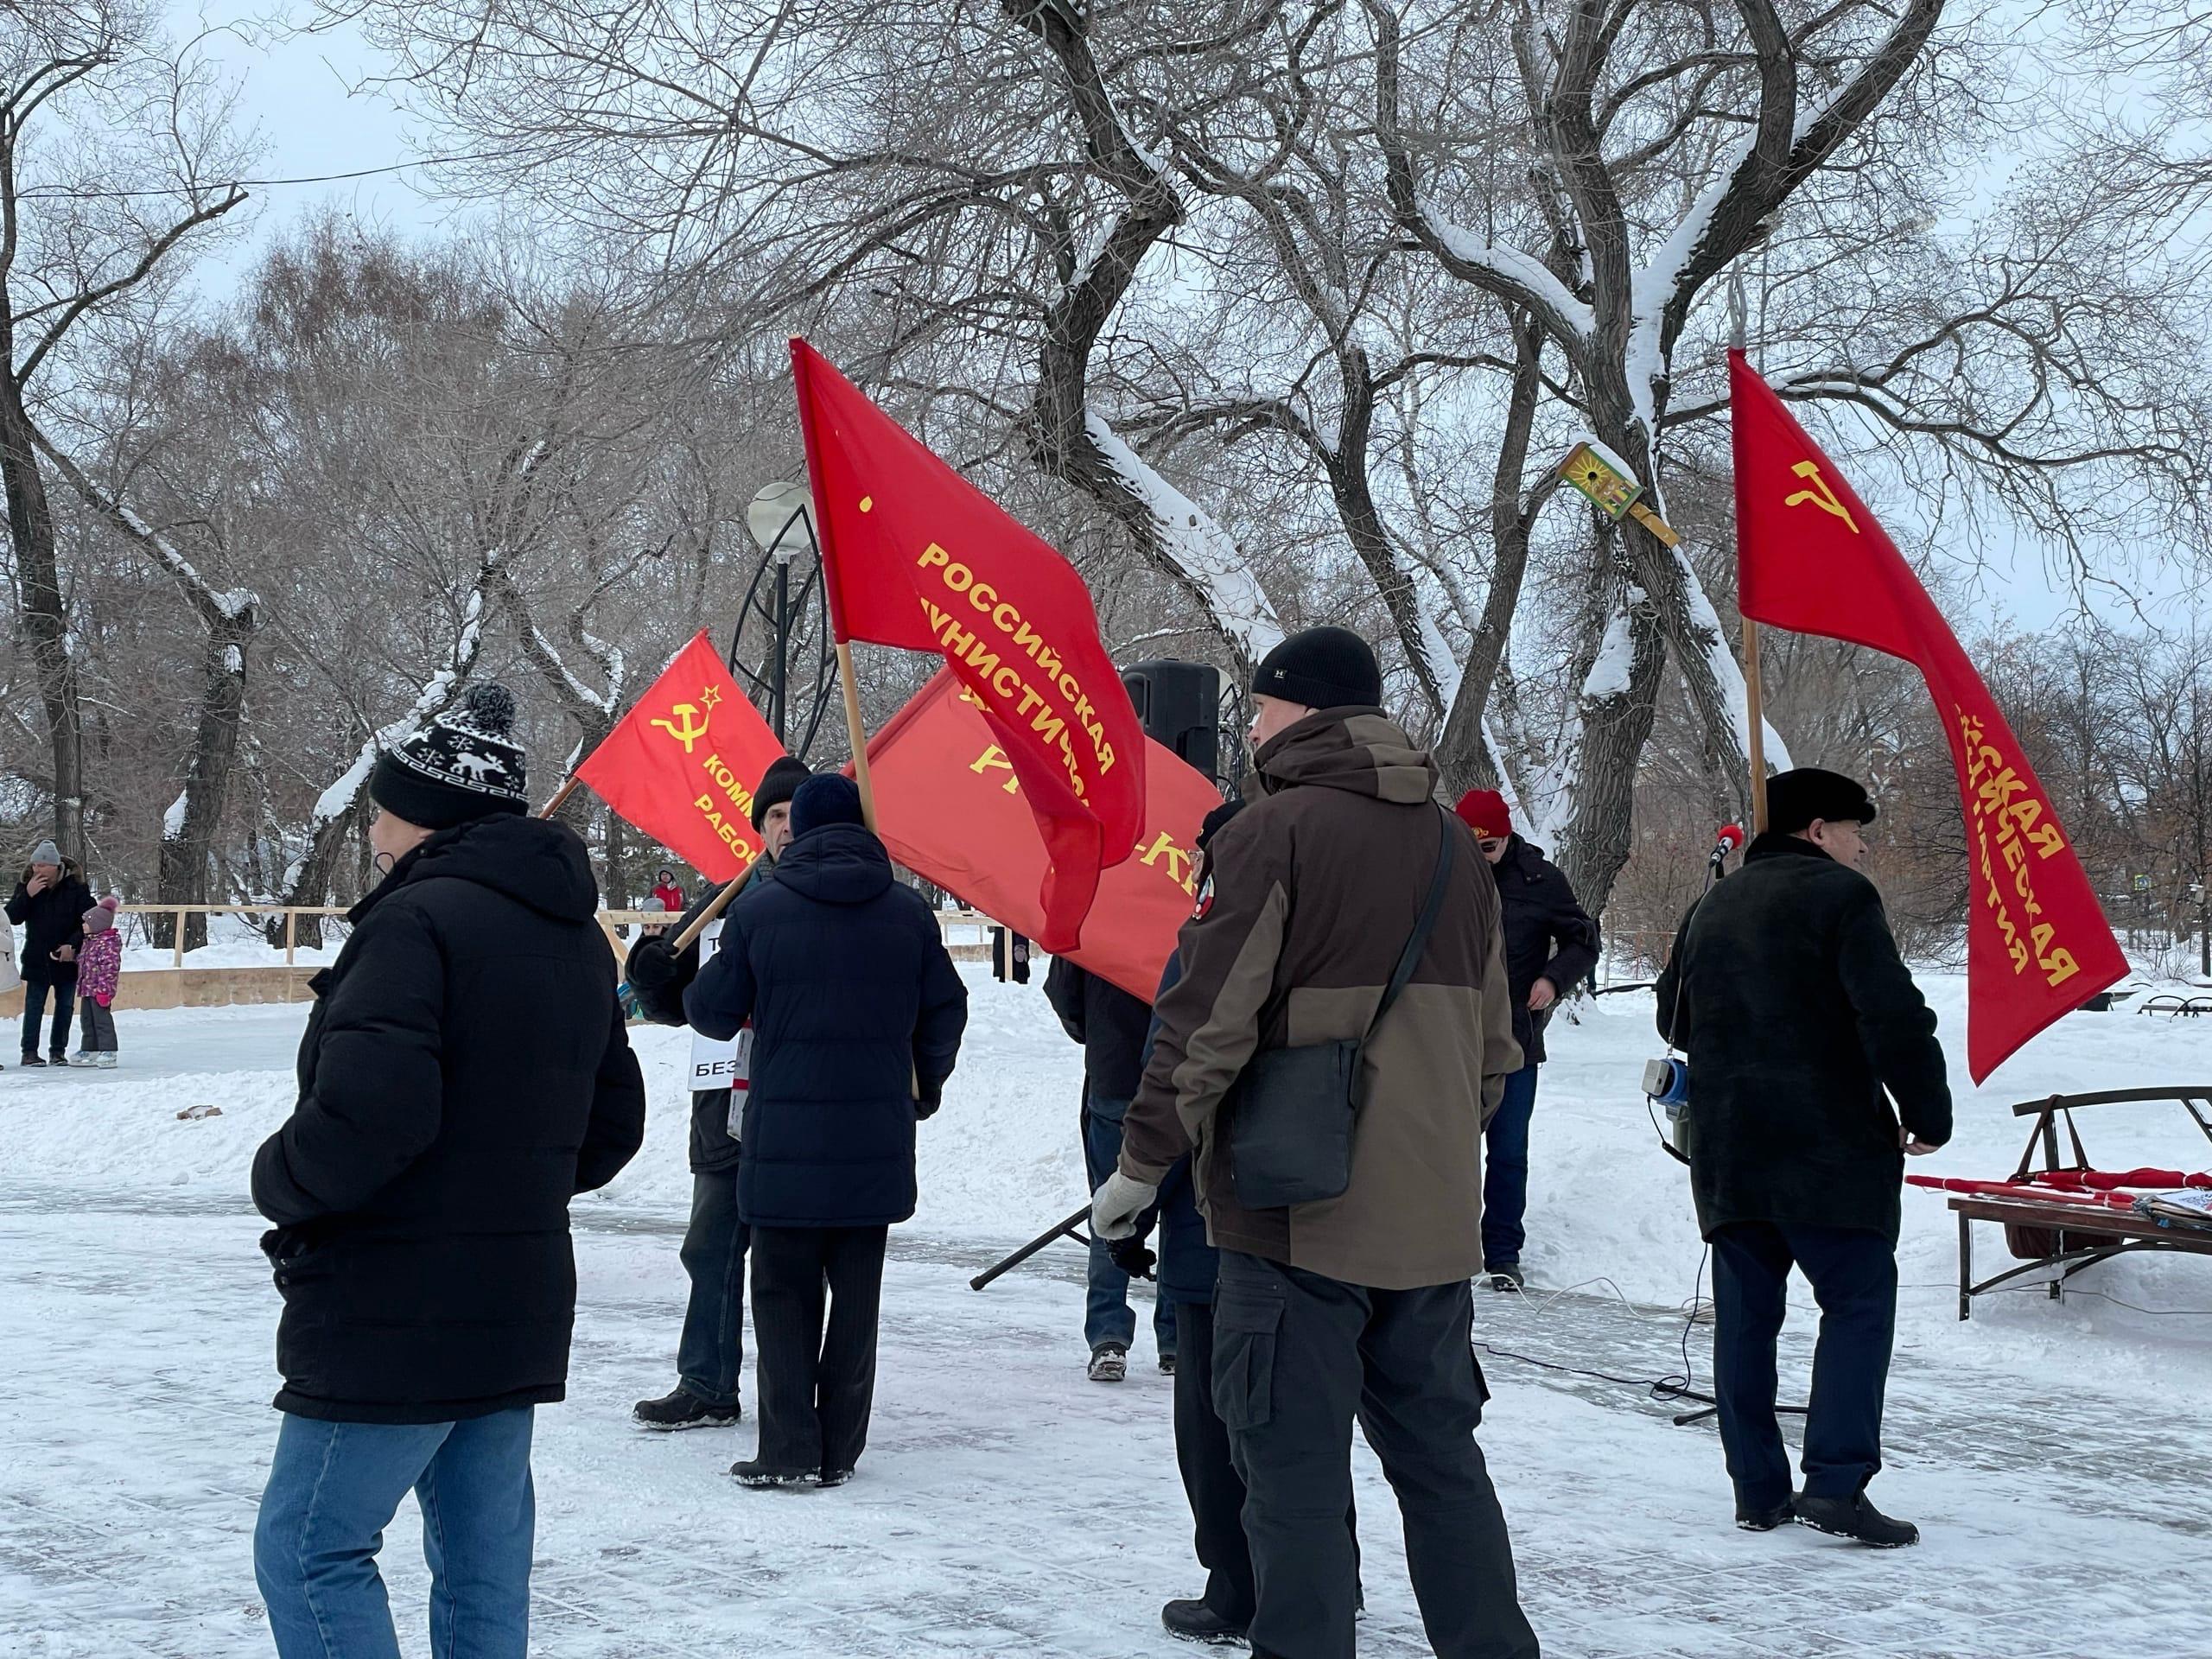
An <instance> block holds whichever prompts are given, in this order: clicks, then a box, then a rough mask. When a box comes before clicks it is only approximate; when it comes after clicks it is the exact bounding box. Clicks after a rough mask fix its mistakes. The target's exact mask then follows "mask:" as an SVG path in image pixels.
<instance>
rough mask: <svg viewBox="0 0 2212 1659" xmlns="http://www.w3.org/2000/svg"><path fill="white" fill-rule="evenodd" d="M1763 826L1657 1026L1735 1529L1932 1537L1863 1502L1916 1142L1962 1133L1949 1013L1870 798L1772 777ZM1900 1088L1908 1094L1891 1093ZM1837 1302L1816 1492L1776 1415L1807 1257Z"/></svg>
mask: <svg viewBox="0 0 2212 1659" xmlns="http://www.w3.org/2000/svg"><path fill="white" fill-rule="evenodd" d="M1767 808H1768V829H1767V831H1766V833H1765V834H1764V835H1762V836H1759V837H1758V839H1756V840H1755V841H1753V842H1751V845H1750V846H1749V847H1748V848H1746V849H1745V852H1744V868H1743V869H1742V870H1741V871H1739V872H1738V874H1736V875H1734V876H1732V877H1731V878H1730V879H1729V880H1726V881H1724V882H1722V883H1721V884H1720V885H1719V887H1715V888H1714V889H1713V891H1712V892H1711V893H1707V895H1706V896H1705V897H1704V898H1703V899H1700V900H1699V901H1698V904H1697V905H1696V906H1695V907H1694V909H1693V910H1692V911H1691V912H1690V913H1689V915H1688V917H1687V918H1685V919H1684V920H1683V923H1682V927H1681V932H1680V933H1678V934H1677V935H1676V936H1675V949H1674V952H1673V954H1672V955H1671V956H1670V957H1669V958H1668V962H1667V969H1666V972H1665V973H1663V974H1662V975H1661V976H1660V978H1659V984H1658V988H1657V990H1658V1010H1659V1034H1660V1035H1661V1036H1662V1037H1663V1038H1665V1039H1667V1041H1669V1043H1673V1044H1675V1045H1676V1046H1680V1047H1681V1049H1682V1050H1683V1052H1685V1053H1687V1054H1688V1057H1689V1068H1690V1093H1689V1106H1688V1116H1689V1140H1690V1192H1691V1194H1692V1196H1693V1197H1694V1198H1695V1199H1696V1200H1697V1217H1698V1224H1699V1226H1700V1228H1701V1229H1702V1230H1703V1231H1704V1233H1705V1236H1706V1237H1707V1240H1708V1241H1710V1242H1711V1243H1712V1246H1713V1316H1714V1322H1713V1393H1714V1394H1715V1395H1717V1396H1718V1398H1719V1416H1720V1444H1721V1446H1722V1447H1723V1448H1724V1449H1725V1450H1726V1452H1727V1454H1728V1473H1729V1475H1730V1477H1731V1478H1732V1479H1733V1480H1734V1482H1735V1484H1736V1524H1737V1525H1738V1526H1740V1527H1742V1528H1744V1529H1746V1530H1748V1531H1753V1532H1764V1531H1767V1530H1769V1529H1772V1528H1774V1527H1777V1526H1780V1525H1781V1524H1782V1523H1783V1522H1786V1521H1789V1520H1790V1519H1792V1518H1793V1517H1794V1518H1795V1519H1796V1520H1798V1521H1801V1522H1804V1523H1805V1524H1806V1525H1808V1526H1810V1527H1815V1528H1817V1529H1820V1530H1821V1531H1823V1532H1833V1533H1837V1534H1840V1535H1844V1536H1847V1537H1852V1538H1856V1539H1859V1541H1862V1542H1865V1543H1869V1544H1874V1545H1880V1546H1887V1547H1895V1546H1897V1545H1900V1544H1910V1543H1913V1542H1916V1541H1917V1540H1918V1538H1919V1536H1920V1535H1919V1533H1918V1532H1917V1531H1916V1529H1914V1528H1913V1527H1912V1526H1911V1524H1910V1522H1903V1521H1895V1520H1891V1518H1890V1517H1889V1516H1885V1515H1884V1514H1882V1513H1881V1511H1879V1510H1877V1509H1876V1508H1875V1507H1874V1506H1873V1504H1872V1503H1870V1502H1868V1500H1867V1497H1866V1484H1867V1482H1869V1481H1870V1480H1872V1478H1874V1475H1875V1473H1876V1471H1878V1470H1879V1469H1880V1468H1881V1466H1882V1394H1883V1389H1884V1385H1885V1382H1886V1380H1887V1378H1888V1376H1889V1367H1890V1343H1891V1338H1892V1336H1893V1335H1894V1334H1895V1331H1896V1325H1897V1222H1898V1205H1897V1193H1898V1189H1899V1186H1900V1185H1901V1184H1902V1181H1903V1177H1904V1159H1905V1155H1906V1154H1909V1153H1924V1152H1933V1151H1934V1150H1935V1149H1936V1147H1940V1146H1942V1144H1943V1142H1944V1141H1948V1140H1949V1139H1950V1138H1951V1091H1950V1084H1949V1082H1948V1078H1947V1077H1946V1074H1945V1070H1944V1065H1943V1050H1942V1046H1941V1045H1940V1044H1938V1043H1937V1042H1936V1016H1935V1015H1934V1014H1931V1013H1929V1010H1928V1005H1927V1003H1926V1002H1925V1001H1923V1000H1922V999H1921V995H1920V992H1919V989H1918V988H1917V987H1916V986H1915V985H1914V984H1913V982H1912V976H1911V974H1910V973H1909V972H1908V971H1907V970H1906V969H1905V965H1904V962H1903V961H1902V960H1901V959H1900V958H1899V957H1898V955H1897V942H1896V940H1894V939H1893V938H1891V937H1890V928H1889V922H1888V919H1887V918H1885V916H1884V914H1883V912H1882V899H1881V895H1880V894H1879V893H1877V892H1876V891H1875V890H1874V884H1873V883H1872V881H1869V880H1867V879H1866V877H1865V876H1863V875H1861V874H1859V869H1858V866H1859V864H1860V862H1861V861H1864V859H1865V858H1866V840H1865V838H1864V837H1863V836H1861V834H1860V833H1859V829H1860V826H1861V825H1862V824H1864V823H1867V822H1869V821H1870V820H1872V817H1873V816H1874V804H1873V802H1872V801H1871V800H1869V799H1868V798H1867V797H1866V790H1865V789H1863V788H1862V787H1861V786H1860V785H1859V784H1857V783H1855V782H1854V781H1853V780H1852V779H1848V778H1846V777H1842V776H1840V774H1838V773H1836V772H1822V771H1821V770H1819V769H1818V768H1816V767H1810V766H1808V767H1803V768H1801V769H1800V770H1798V771H1796V772H1783V773H1782V774H1781V775H1780V776H1779V777H1777V778H1774V779H1770V781H1769V782H1768V785H1767ZM1892 1100H1894V1101H1895V1103H1896V1105H1895V1108H1894V1109H1892V1107H1891V1101H1892ZM1793 1264H1794V1265H1795V1266H1796V1267H1797V1268H1800V1269H1801V1270H1802V1272H1803V1273H1804V1274H1805V1277H1806V1279H1807V1281H1808V1282H1809V1283H1810V1284H1811V1285H1812V1287H1813V1298H1814V1300H1815V1301H1817V1302H1818V1303H1819V1304H1820V1306H1821V1339H1820V1346H1819V1349H1818V1350H1817V1351H1816V1352H1815V1355H1814V1357H1813V1396H1812V1412H1811V1414H1810V1415H1809V1416H1808V1418H1807V1419H1806V1420H1805V1455H1804V1471H1805V1487H1804V1491H1802V1493H1801V1494H1799V1495H1798V1496H1797V1497H1795V1498H1794V1499H1793V1498H1792V1497H1791V1494H1790V1491H1789V1455H1788V1453H1787V1452H1786V1451H1785V1450H1784V1448H1783V1443H1782V1433H1781V1431H1780V1430H1779V1429H1778V1428H1777V1427H1776V1426H1775V1418H1774V1396H1775V1338H1776V1337H1777V1335H1778V1334H1779V1333H1780V1332H1781V1329H1782V1319H1783V1308H1784V1303H1783V1291H1784V1289H1785V1287H1787V1286H1788V1283H1789V1269H1790V1268H1791V1266H1792V1265H1793Z"/></svg>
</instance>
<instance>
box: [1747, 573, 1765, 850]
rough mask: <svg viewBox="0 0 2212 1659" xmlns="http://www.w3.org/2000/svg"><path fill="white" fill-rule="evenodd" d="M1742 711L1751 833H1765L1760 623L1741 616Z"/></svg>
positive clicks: (1763, 718)
mask: <svg viewBox="0 0 2212 1659" xmlns="http://www.w3.org/2000/svg"><path fill="white" fill-rule="evenodd" d="M1744 715H1745V720H1746V721H1747V722H1748V724H1749V727H1750V737H1751V753H1750V754H1749V755H1748V756H1747V757H1746V758H1747V759H1748V760H1750V761H1751V833H1752V834H1753V835H1757V836H1763V835H1764V834H1765V833H1766V689H1765V687H1764V686H1763V685H1762V684H1760V683H1759V625H1758V623H1756V622H1754V621H1752V620H1751V618H1750V617H1748V616H1747V617H1745V619H1744Z"/></svg>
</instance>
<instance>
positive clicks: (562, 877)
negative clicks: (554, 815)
mask: <svg viewBox="0 0 2212 1659" xmlns="http://www.w3.org/2000/svg"><path fill="white" fill-rule="evenodd" d="M441 876H443V877H451V878H454V879H457V880H462V881H474V883H476V885H477V886H479V887H489V888H491V889H492V891H493V892H494V893H501V894H503V895H505V897H507V898H509V899H513V900H514V901H515V902H516V903H517V904H519V905H525V906H528V907H529V908H531V910H534V911H537V912H539V913H540V914H542V915H546V916H550V917H552V918H555V919H556V920H557V921H564V922H588V921H589V920H591V918H593V917H594V915H596V914H597V913H598V912H599V883H598V882H597V881H595V880H593V878H592V873H591V859H590V856H589V855H588V854H587V853H586V852H585V851H584V844H583V842H582V839H581V838H579V837H578V836H577V835H576V832H575V830H573V829H569V826H568V825H567V824H565V823H555V822H553V821H551V820H550V819H546V818H532V817H524V816H523V815H522V814H520V813H518V812H503V813H500V814H499V815H498V816H497V817H488V818H475V819H472V820H471V821H470V822H468V823H457V824H455V825H454V827H453V828H452V829H441V830H439V831H438V833H437V834H435V836H431V837H430V838H429V840H428V841H426V842H423V844H422V845H421V846H419V847H417V848H416V849H415V850H414V851H412V852H410V854H408V855H407V856H406V857H404V858H403V859H401V860H400V861H399V862H398V863H397V864H395V865H393V866H392V868H391V874H390V875H388V876H386V877H385V879H384V880H383V881H382V882H381V883H380V884H379V885H378V887H377V888H376V890H375V891H374V892H372V893H370V894H369V896H368V897H367V898H365V899H362V900H361V902H360V903H359V904H358V905H356V906H353V909H352V910H351V911H350V912H347V918H348V919H349V920H352V921H355V922H358V921H359V920H360V919H361V918H362V917H363V916H365V915H366V914H367V913H368V912H369V911H370V910H372V908H374V907H375V906H377V905H378V904H380V903H382V902H383V901H384V900H385V899H388V898H390V897H391V895H392V894H393V893H397V892H398V891H399V890H400V889H401V888H403V887H409V886H411V885H412V884H414V883H415V882H417V881H429V880H434V879H435V878H437V877H441Z"/></svg>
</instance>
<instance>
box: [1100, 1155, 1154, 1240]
mask: <svg viewBox="0 0 2212 1659" xmlns="http://www.w3.org/2000/svg"><path fill="white" fill-rule="evenodd" d="M1159 1200H1160V1188H1159V1186H1158V1185H1151V1184H1147V1183H1146V1182H1143V1181H1133V1180H1131V1179H1129V1178H1128V1176H1126V1175H1124V1174H1122V1172H1121V1171H1120V1170H1118V1169H1117V1170H1116V1171H1115V1172H1114V1173H1112V1174H1111V1175H1109V1176H1108V1177H1107V1178H1106V1185H1103V1186H1102V1187H1100V1188H1099V1189H1098V1196H1097V1197H1096V1198H1094V1199H1092V1200H1091V1203H1090V1230H1091V1231H1092V1232H1094V1233H1096V1234H1097V1235H1098V1236H1099V1237H1101V1238H1107V1239H1113V1238H1134V1237H1135V1236H1136V1231H1137V1217H1139V1216H1141V1215H1142V1214H1143V1213H1144V1212H1145V1211H1147V1210H1149V1209H1151V1208H1152V1206H1153V1205H1154V1204H1156V1203H1158V1202H1159Z"/></svg>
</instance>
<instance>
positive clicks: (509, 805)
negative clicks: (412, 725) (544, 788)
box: [369, 680, 530, 829]
mask: <svg viewBox="0 0 2212 1659" xmlns="http://www.w3.org/2000/svg"><path fill="white" fill-rule="evenodd" d="M514 729H515V699H514V693H512V691H510V690H507V688H506V687H505V686H504V685H500V684H498V683H495V682H493V681H489V680H486V681H483V682H481V683H478V684H475V685H472V686H470V687H469V688H468V689H467V690H466V691H464V692H462V693H461V696H460V698H459V699H458V700H457V701H456V702H454V705H453V707H451V708H450V709H447V710H446V711H445V713H443V714H442V715H439V716H438V717H437V718H436V719H435V720H433V721H430V722H429V724H428V725H426V726H423V727H421V728H417V729H416V731H415V732H413V733H411V734H410V735H408V736H407V737H405V738H403V739H402V740H401V741H399V742H398V743H397V744H395V745H393V746H392V747H391V748H388V749H386V750H385V752H384V753H382V754H380V755H378V757H377V765H376V770H375V771H374V772H371V773H370V774H369V798H371V799H372V800H373V801H374V802H375V803H376V804H378V806H380V807H382V808H384V810H385V811H387V812H389V813H391V815H392V816H393V817H397V818H404V819H405V820H406V821H407V822H408V823H413V824H420V825H421V826H422V827H423V829H452V828H453V826H454V825H455V824H457V823H468V822H469V821H470V820H471V819H473V818H484V817H491V816H492V815H493V814H494V813H498V812H524V811H527V810H529V806H530V796H529V793H528V788H527V780H526V779H525V778H524V772H523V754H522V745H520V744H519V743H518V742H516V741H515V740H514Z"/></svg>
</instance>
